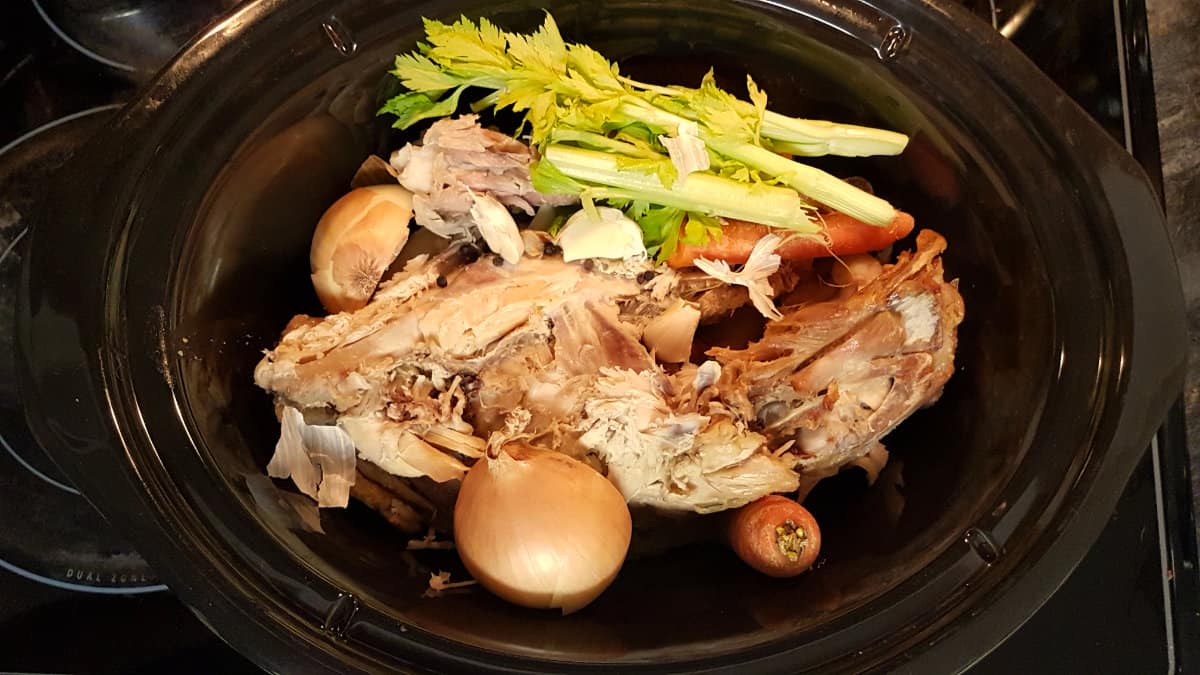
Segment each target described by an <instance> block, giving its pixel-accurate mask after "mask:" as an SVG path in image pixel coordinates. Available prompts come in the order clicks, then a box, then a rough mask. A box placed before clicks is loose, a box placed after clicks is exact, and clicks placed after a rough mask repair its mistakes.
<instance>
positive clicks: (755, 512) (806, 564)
mask: <svg viewBox="0 0 1200 675" xmlns="http://www.w3.org/2000/svg"><path fill="white" fill-rule="evenodd" d="M801 532H802V533H803V535H802V536H801V535H800V534H799V533H801ZM725 538H726V541H727V542H728V544H729V547H730V548H732V549H733V552H734V553H736V554H737V555H738V557H739V558H741V559H742V561H743V562H745V563H746V564H747V565H749V566H750V567H753V568H754V569H755V570H757V571H759V572H761V573H763V574H765V575H767V576H771V577H776V578H786V577H794V576H796V575H798V574H800V573H802V572H805V571H806V570H808V568H810V567H812V565H813V563H814V562H816V560H817V555H818V554H819V553H820V552H821V529H820V528H819V527H817V521H816V519H815V518H813V517H812V514H811V513H809V512H808V509H806V508H804V507H803V506H801V505H800V504H799V503H797V502H796V501H795V500H792V499H788V498H787V497H782V496H780V495H767V496H766V497H762V498H760V499H758V500H755V501H753V502H751V503H749V504H747V505H745V506H743V507H741V508H739V509H737V510H736V511H734V512H733V514H732V515H731V516H730V517H729V519H728V521H727V522H726V529H725Z"/></svg>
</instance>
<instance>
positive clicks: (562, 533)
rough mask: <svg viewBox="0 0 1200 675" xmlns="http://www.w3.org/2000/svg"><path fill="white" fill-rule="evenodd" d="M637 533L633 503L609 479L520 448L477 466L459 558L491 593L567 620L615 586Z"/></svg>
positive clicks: (463, 501) (463, 500)
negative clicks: (551, 610)
mask: <svg viewBox="0 0 1200 675" xmlns="http://www.w3.org/2000/svg"><path fill="white" fill-rule="evenodd" d="M632 530H633V523H632V521H631V519H630V516H629V507H628V506H627V505H626V504H625V498H624V497H623V496H622V495H621V493H620V491H619V490H617V488H616V487H615V486H614V485H613V484H612V483H610V482H609V481H608V480H607V479H606V478H604V476H602V475H600V474H599V473H597V472H596V471H595V470H594V469H592V468H591V467H589V466H587V465H586V464H583V463H582V462H579V461H577V460H574V459H572V458H570V457H568V456H566V455H563V454H559V453H556V452H548V451H544V450H536V449H534V448H530V447H528V446H525V445H521V444H515V443H514V444H509V445H506V446H504V447H503V448H502V449H500V451H499V452H498V453H497V455H496V456H495V457H484V458H482V459H480V460H479V461H478V462H476V463H475V465H474V466H472V467H471V470H470V471H469V472H467V475H466V478H464V479H463V482H462V487H461V488H460V490H459V493H458V501H457V502H456V503H455V506H454V539H455V545H456V547H457V549H458V553H459V556H460V557H461V558H462V561H463V564H464V565H466V567H467V570H468V571H469V572H470V573H471V575H472V576H473V577H475V579H476V580H477V581H478V582H479V583H480V584H481V585H483V587H484V588H486V589H488V590H489V591H491V592H493V593H495V594H496V595H498V596H500V597H501V598H504V599H505V600H508V601H509V602H512V603H515V604H518V605H522V606H524V607H532V608H537V609H549V608H557V609H561V610H562V612H563V614H569V613H571V612H574V611H575V610H578V609H580V608H582V607H584V606H585V605H587V604H588V603H590V602H591V601H592V600H594V599H596V597H597V596H599V595H600V593H602V592H603V591H604V589H605V588H607V587H608V585H609V584H611V583H612V581H613V579H615V578H616V576H617V572H618V571H620V569H621V564H622V563H623V562H624V560H625V553H626V552H627V551H628V550H629V537H630V535H631V533H632Z"/></svg>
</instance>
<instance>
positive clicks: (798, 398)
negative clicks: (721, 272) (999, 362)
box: [709, 230, 964, 475]
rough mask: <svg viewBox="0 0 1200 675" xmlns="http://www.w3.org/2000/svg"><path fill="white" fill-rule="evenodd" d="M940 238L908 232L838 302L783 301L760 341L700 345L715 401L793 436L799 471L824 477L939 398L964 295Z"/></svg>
mask: <svg viewBox="0 0 1200 675" xmlns="http://www.w3.org/2000/svg"><path fill="white" fill-rule="evenodd" d="M945 248H946V240H945V239H943V238H942V236H941V235H939V234H937V233H935V232H933V231H931V230H925V231H922V232H921V233H920V234H919V235H918V236H917V248H916V251H915V252H905V253H901V254H900V256H899V258H898V259H897V261H896V263H895V264H893V265H889V266H886V267H884V268H883V270H882V273H880V274H879V276H878V277H876V278H875V279H873V280H872V281H870V282H868V283H867V284H866V285H865V286H864V287H862V288H861V289H859V290H858V291H857V292H855V293H853V294H851V295H849V296H848V297H846V298H844V299H835V300H830V301H826V302H818V303H812V304H806V305H801V306H798V307H794V308H784V310H783V314H784V316H783V319H782V320H780V321H775V322H772V323H770V324H768V326H767V328H766V331H765V334H764V335H763V338H762V339H761V340H758V341H757V342H754V343H753V344H751V345H750V346H749V347H748V348H746V349H742V350H730V349H713V350H710V351H709V355H710V356H712V357H713V358H715V359H716V360H717V362H719V363H720V364H721V367H722V382H721V384H720V385H718V390H719V391H720V392H722V400H723V401H724V402H725V403H726V405H728V406H729V407H730V408H731V409H733V410H736V411H737V412H738V414H739V415H741V416H743V417H744V418H746V419H750V420H754V422H755V423H756V424H757V425H758V426H759V428H761V429H762V433H764V434H765V435H766V436H767V437H768V439H770V442H771V443H773V444H782V443H784V442H787V441H794V445H792V447H791V448H790V449H789V451H788V452H789V454H792V455H794V456H795V458H796V462H797V466H798V468H799V469H800V471H801V472H804V473H808V474H817V475H820V474H823V473H830V472H833V471H836V470H837V469H838V468H839V467H841V466H842V465H844V464H846V463H847V462H850V461H853V460H855V459H857V458H858V457H861V456H863V455H865V454H866V453H867V452H869V451H870V450H871V448H872V446H873V444H875V443H876V442H877V441H878V440H879V439H880V438H881V437H883V436H884V435H885V434H887V433H888V432H889V431H891V430H892V429H893V428H895V426H896V425H897V424H899V423H900V422H901V421H903V420H904V419H905V418H906V417H908V416H909V415H910V414H912V413H913V412H914V411H916V410H917V409H919V408H921V407H924V406H927V405H929V404H931V403H933V402H934V401H936V400H937V398H938V397H939V396H940V395H941V391H942V387H943V386H944V385H945V384H946V381H947V380H949V379H950V376H951V375H952V374H953V372H954V351H955V347H956V339H957V338H956V335H957V328H958V325H959V323H961V322H962V319H963V312H964V309H963V300H962V296H961V295H960V294H959V292H958V284H957V282H947V281H946V280H945V279H944V278H943V269H942V260H941V254H942V252H943V251H944V250H945Z"/></svg>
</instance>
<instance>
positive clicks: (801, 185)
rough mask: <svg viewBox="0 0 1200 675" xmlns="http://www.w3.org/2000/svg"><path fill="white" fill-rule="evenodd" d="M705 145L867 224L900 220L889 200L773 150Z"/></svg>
mask: <svg viewBox="0 0 1200 675" xmlns="http://www.w3.org/2000/svg"><path fill="white" fill-rule="evenodd" d="M705 143H707V144H708V146H709V147H710V148H712V149H713V150H715V151H716V152H718V153H720V154H722V155H725V156H726V157H730V158H732V159H736V160H738V161H740V162H743V163H745V164H746V165H747V166H752V167H754V168H756V169H759V170H761V171H765V172H767V173H769V174H771V175H774V176H778V177H779V178H780V179H782V180H783V181H784V182H785V183H787V184H788V185H790V186H792V187H793V188H795V189H796V191H797V192H799V193H801V194H803V195H805V196H806V197H808V198H810V199H813V200H816V201H818V202H820V203H822V204H824V205H826V206H828V207H829V208H831V209H833V210H835V211H841V212H842V213H844V214H846V215H848V216H851V217H853V218H857V219H859V220H861V221H863V222H864V223H868V224H871V225H876V226H879V227H883V226H885V225H887V224H889V223H891V222H892V219H893V218H895V217H896V209H895V207H893V206H892V205H891V204H889V203H888V202H887V201H886V200H883V199H880V198H879V197H876V196H875V195H873V194H870V193H868V192H864V191H863V190H860V189H858V188H856V187H854V186H853V185H851V184H849V183H847V182H845V181H843V180H841V179H839V178H837V177H836V176H832V175H830V174H828V173H825V172H824V171H821V170H820V169H817V168H814V167H811V166H808V165H807V164H801V163H799V162H793V161H792V160H790V159H788V158H786V157H783V156H780V155H777V154H775V153H773V152H771V151H770V150H767V149H765V148H761V147H759V146H757V145H753V144H751V143H746V142H744V141H740V140H737V139H724V138H706V139H705Z"/></svg>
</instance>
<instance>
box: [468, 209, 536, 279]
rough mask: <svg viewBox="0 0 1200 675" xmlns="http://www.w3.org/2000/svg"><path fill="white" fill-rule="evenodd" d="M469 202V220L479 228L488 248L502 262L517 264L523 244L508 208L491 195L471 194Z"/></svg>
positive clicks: (523, 248) (522, 251)
mask: <svg viewBox="0 0 1200 675" xmlns="http://www.w3.org/2000/svg"><path fill="white" fill-rule="evenodd" d="M471 201H472V204H471V220H472V222H474V223H475V227H477V228H479V233H480V234H482V235H483V240H484V241H486V242H487V245H488V248H490V249H492V250H493V251H495V252H496V253H498V254H500V257H501V258H504V262H506V263H508V264H510V265H515V264H517V262H518V261H519V260H521V254H523V253H524V252H525V242H524V241H523V240H522V239H521V232H520V231H519V230H518V229H517V221H515V220H513V217H512V214H511V213H509V212H508V207H506V206H505V205H503V204H501V203H500V200H498V199H496V198H495V197H493V196H491V195H487V194H479V193H477V192H472V193H471Z"/></svg>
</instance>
